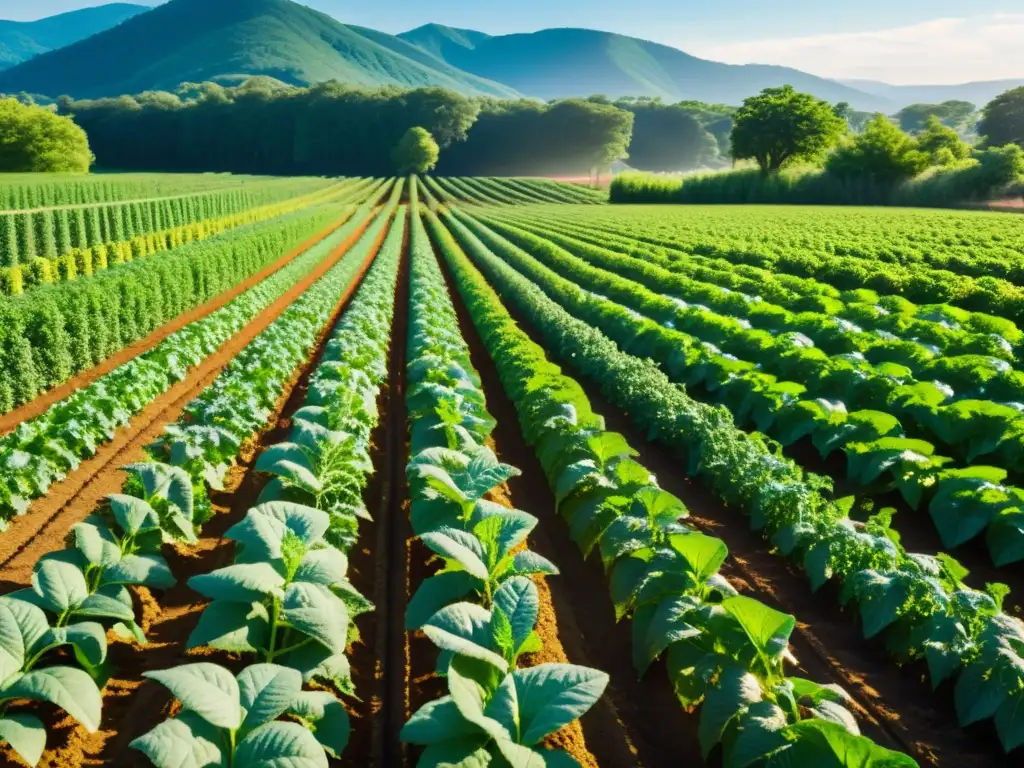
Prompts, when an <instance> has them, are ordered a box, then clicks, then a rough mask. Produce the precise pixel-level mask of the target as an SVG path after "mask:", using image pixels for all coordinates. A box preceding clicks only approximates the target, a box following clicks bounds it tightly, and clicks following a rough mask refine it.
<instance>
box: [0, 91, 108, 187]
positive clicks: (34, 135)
mask: <svg viewBox="0 0 1024 768" xmlns="http://www.w3.org/2000/svg"><path fill="white" fill-rule="evenodd" d="M92 161H93V156H92V152H91V151H90V150H89V139H88V137H86V135H85V131H83V130H82V129H81V128H79V127H78V126H77V125H75V123H74V121H73V120H71V119H70V118H68V117H61V116H60V115H57V114H56V113H54V112H53V111H51V110H50V109H47V108H45V107H37V106H30V105H27V104H22V103H21V102H19V101H18V100H17V99H3V100H2V101H0V172H5V173H12V172H13V173H30V172H31V173H39V172H44V173H47V172H49V173H86V172H87V171H88V170H89V166H90V165H91V164H92Z"/></svg>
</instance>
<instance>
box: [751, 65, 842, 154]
mask: <svg viewBox="0 0 1024 768" xmlns="http://www.w3.org/2000/svg"><path fill="white" fill-rule="evenodd" d="M733 121H734V124H733V129H732V156H733V157H734V158H735V159H737V160H746V159H753V160H756V161H757V164H758V165H759V166H760V167H761V172H762V173H765V174H769V173H777V172H778V171H779V170H781V169H782V168H783V167H785V166H786V165H787V164H788V163H792V162H795V161H800V160H812V159H815V158H818V157H820V156H822V155H823V154H824V153H825V152H826V151H827V150H829V149H831V148H832V147H833V146H835V144H836V142H837V141H838V140H839V137H840V136H842V135H843V133H844V131H845V130H846V121H845V120H844V119H842V118H841V117H839V116H837V115H836V113H835V112H834V111H833V108H832V105H831V104H829V103H828V102H826V101H822V100H821V99H818V98H815V97H814V96H811V95H810V94H808V93H798V92H797V91H795V90H794V89H793V87H792V86H790V85H786V86H783V87H781V88H765V89H764V90H763V91H761V93H760V94H758V95H757V96H751V97H750V98H748V99H746V100H744V102H743V106H742V107H740V109H739V110H738V111H737V112H736V114H735V116H734V117H733Z"/></svg>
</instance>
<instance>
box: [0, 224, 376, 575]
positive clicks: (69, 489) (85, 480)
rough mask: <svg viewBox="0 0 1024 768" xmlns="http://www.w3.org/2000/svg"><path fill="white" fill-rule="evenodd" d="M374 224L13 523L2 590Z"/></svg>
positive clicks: (1, 539)
mask: <svg viewBox="0 0 1024 768" xmlns="http://www.w3.org/2000/svg"><path fill="white" fill-rule="evenodd" d="M369 221H370V219H368V220H367V221H366V222H364V223H363V224H362V225H361V226H360V227H359V228H358V230H357V231H356V232H354V233H353V234H352V235H351V237H349V238H347V239H346V240H345V241H344V242H343V243H341V244H340V245H339V246H338V247H337V248H336V249H335V250H334V251H333V252H332V253H331V254H330V255H329V256H328V257H327V258H325V259H324V260H323V261H322V262H321V263H320V264H319V265H318V266H317V267H316V268H315V269H314V270H313V271H312V272H311V273H310V274H308V275H307V276H306V277H304V278H303V279H302V280H300V281H299V282H298V283H296V284H295V285H294V286H293V287H292V288H291V289H289V290H288V291H287V292H286V293H285V294H284V295H282V296H281V297H280V298H279V299H278V300H277V301H275V302H274V303H273V304H271V305H270V306H269V307H267V308H266V309H265V310H264V311H263V312H261V313H260V314H259V315H258V316H257V317H256V318H255V319H254V320H253V321H252V322H251V323H250V324H249V325H247V326H246V327H245V328H244V329H243V330H242V331H240V332H239V333H237V334H236V335H235V336H233V337H232V338H231V339H230V340H229V341H227V342H226V343H225V344H224V345H223V346H222V347H221V348H220V349H219V350H217V351H216V352H215V353H214V354H213V355H211V356H210V357H208V358H206V360H204V361H203V362H202V363H200V364H199V365H198V366H197V367H196V368H194V369H193V370H192V371H191V372H190V373H189V375H188V376H187V377H186V378H185V379H184V380H182V381H180V382H178V383H177V384H175V385H174V386H173V387H171V389H169V390H168V391H167V392H165V393H164V394H163V395H161V396H160V397H158V398H157V399H156V400H155V401H154V402H152V403H150V404H149V405H148V406H147V407H146V408H145V409H143V411H142V412H141V413H139V414H138V415H137V416H136V417H135V419H134V420H133V421H132V423H131V424H130V425H128V426H127V427H124V428H122V429H119V430H118V431H117V434H116V435H115V437H114V439H113V440H112V441H110V442H109V443H107V444H106V445H104V446H103V447H101V448H100V450H99V451H98V452H97V454H96V455H95V456H93V457H92V458H91V459H89V460H88V461H85V462H83V463H82V465H81V466H80V467H79V468H78V469H77V470H76V471H75V472H73V473H72V474H71V475H69V476H68V477H67V478H65V479H64V480H63V481H62V482H60V483H58V484H56V485H54V486H53V487H52V488H51V489H50V491H49V493H48V494H47V495H46V496H45V497H43V498H41V499H38V500H37V501H36V502H34V503H33V504H32V506H31V508H30V509H29V511H28V513H27V514H25V515H23V516H22V517H19V518H15V519H14V520H12V521H11V526H10V528H9V529H8V530H7V531H6V532H5V533H4V535H3V536H0V577H2V582H0V589H2V590H4V591H6V590H8V589H10V588H14V587H16V586H17V585H22V584H26V583H28V580H29V577H30V576H31V573H32V568H33V567H34V566H35V564H36V562H37V561H38V560H39V558H40V557H41V556H42V555H44V554H46V553H47V552H51V551H53V550H54V549H59V548H61V547H62V546H63V540H64V537H65V535H66V534H67V532H68V530H69V529H70V528H71V526H72V525H74V523H76V522H78V521H80V520H82V519H83V518H85V517H86V516H87V515H88V514H89V513H90V512H92V510H93V509H94V508H95V507H96V505H97V504H98V503H99V502H100V501H101V500H102V499H103V498H104V497H105V496H107V495H108V494H110V493H117V492H118V491H119V490H120V488H121V485H122V483H123V482H124V473H123V472H121V470H120V467H122V466H124V465H126V464H130V463H131V462H134V461H140V460H143V459H144V458H145V452H144V447H145V446H146V445H147V444H148V443H150V442H152V441H153V440H155V439H156V438H157V437H159V436H160V435H161V434H162V433H163V429H164V426H165V425H166V424H169V423H173V422H174V421H176V420H177V418H178V417H179V416H180V414H181V412H182V410H183V409H184V408H185V406H186V405H188V403H189V402H190V401H191V400H192V399H193V398H194V397H196V396H197V395H198V394H199V393H200V392H202V391H203V390H204V389H205V388H206V387H208V386H209V385H210V383H211V382H213V380H214V379H215V378H217V376H218V375H219V374H220V372H221V371H222V370H223V369H224V367H225V366H226V365H227V364H228V363H230V362H231V360H232V359H234V357H235V356H236V355H237V354H238V353H239V352H241V351H242V349H244V348H245V347H246V345H248V344H249V342H251V341H252V340H253V339H254V338H255V337H256V336H257V335H259V334H260V333H261V332H263V331H264V330H265V329H266V328H267V327H268V326H269V325H270V324H271V323H272V322H274V320H276V319H277V318H278V317H279V316H280V315H281V313H282V312H284V311H285V309H287V308H288V306H289V305H290V304H291V303H292V302H294V301H295V300H296V299H297V298H298V297H299V296H301V295H302V293H303V292H305V291H306V290H307V289H308V288H309V287H310V286H311V285H312V284H313V283H314V282H316V281H317V280H318V279H319V278H320V277H322V276H323V275H324V274H325V273H326V272H327V271H328V270H329V269H330V268H331V267H332V266H334V265H335V264H336V263H337V262H338V261H339V260H340V259H341V258H342V257H343V256H344V255H345V253H346V252H347V251H348V250H349V248H350V247H351V246H352V245H353V244H354V243H355V242H356V241H357V240H358V239H359V236H360V235H361V234H362V233H363V232H364V231H365V229H366V227H367V226H368V225H369ZM370 263H371V260H370V259H367V261H366V263H365V264H364V266H363V270H364V271H365V269H367V268H368V267H369V264H370ZM361 274H362V273H361Z"/></svg>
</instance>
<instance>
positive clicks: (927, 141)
mask: <svg viewBox="0 0 1024 768" xmlns="http://www.w3.org/2000/svg"><path fill="white" fill-rule="evenodd" d="M917 146H918V149H920V150H921V151H922V152H927V153H928V155H929V156H930V157H931V161H932V164H933V165H952V164H954V163H956V162H958V161H960V160H966V159H967V158H968V157H970V156H971V146H970V144H968V143H967V142H965V141H964V140H963V139H961V138H960V134H958V133H957V132H956V130H954V129H953V128H950V127H949V126H948V125H944V124H943V123H942V121H941V120H939V118H938V116H936V115H932V116H931V117H929V118H928V122H927V123H925V129H924V131H923V132H922V133H921V135H920V136H918V137H917Z"/></svg>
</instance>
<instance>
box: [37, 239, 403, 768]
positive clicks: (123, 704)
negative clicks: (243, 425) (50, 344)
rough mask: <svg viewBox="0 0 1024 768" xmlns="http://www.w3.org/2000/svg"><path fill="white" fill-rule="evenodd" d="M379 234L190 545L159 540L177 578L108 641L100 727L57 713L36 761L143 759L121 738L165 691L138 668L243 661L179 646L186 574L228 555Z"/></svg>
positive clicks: (165, 699) (192, 612) (191, 619)
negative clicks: (270, 452) (129, 628)
mask: <svg viewBox="0 0 1024 768" xmlns="http://www.w3.org/2000/svg"><path fill="white" fill-rule="evenodd" d="M385 235H386V228H385V231H384V232H382V233H381V235H380V237H379V238H378V239H377V240H376V242H375V247H374V248H372V249H371V252H370V254H369V255H368V257H367V258H366V260H365V261H364V262H363V264H362V265H361V267H360V269H359V271H358V273H357V274H356V275H355V277H354V278H353V279H352V282H351V283H350V284H349V286H348V288H347V289H346V290H345V292H344V293H343V294H342V295H341V296H340V297H339V299H338V303H337V304H336V305H335V308H334V310H333V312H332V315H331V317H330V318H329V320H328V321H327V322H326V323H325V325H324V328H323V331H322V332H321V334H320V336H319V337H318V339H317V343H316V345H315V348H314V351H313V354H312V355H311V356H310V358H309V359H308V360H307V361H306V362H305V363H304V364H303V365H302V366H301V368H300V369H299V370H297V371H296V373H295V376H294V377H293V379H292V381H291V383H290V384H289V385H288V386H287V387H286V388H285V391H284V392H283V393H282V395H281V397H280V398H279V399H278V402H277V404H276V406H275V409H274V416H272V417H271V419H270V421H269V422H268V428H267V429H266V430H264V431H263V432H262V433H260V434H259V435H257V436H255V437H253V438H251V439H250V440H247V441H246V442H245V444H244V445H243V447H242V451H241V454H240V459H239V463H238V464H236V465H235V466H234V467H233V468H232V469H231V471H230V472H229V475H228V478H227V482H226V483H225V489H226V490H225V491H223V492H215V493H211V501H212V502H213V505H214V510H215V512H216V514H215V516H214V517H213V519H212V520H211V521H210V522H209V523H208V524H207V526H206V527H205V528H204V530H203V531H202V534H201V536H200V540H199V542H198V544H196V545H193V546H189V547H181V548H170V547H165V554H168V562H169V563H170V565H171V569H172V571H173V573H174V575H175V576H176V577H177V579H178V584H177V586H175V587H174V588H172V589H171V590H169V591H167V592H166V593H164V594H162V595H159V597H158V599H153V597H152V596H151V595H150V594H149V592H148V590H140V593H141V595H142V606H143V627H144V630H145V631H146V633H147V636H148V639H149V644H148V645H145V646H139V645H134V644H129V643H115V644H114V645H112V646H111V649H110V653H111V657H112V660H113V666H114V669H115V674H114V677H113V678H112V679H111V680H110V681H109V682H108V683H107V685H106V687H105V688H104V691H103V719H102V722H101V725H100V730H99V731H98V732H97V733H96V734H92V735H88V734H86V733H85V731H84V729H83V728H81V727H80V726H78V725H77V724H75V723H74V721H72V720H71V719H70V718H64V720H63V721H61V722H60V723H58V724H57V727H56V728H55V729H53V730H51V737H50V741H51V743H55V744H58V745H59V746H58V747H57V748H55V749H52V750H51V751H49V752H47V754H46V755H44V757H43V761H42V763H41V764H42V765H48V766H51V767H52V768H73V767H74V768H77V767H78V766H86V765H88V766H100V765H103V766H107V765H115V766H138V768H142V767H143V766H149V765H150V764H149V762H148V760H146V759H145V758H144V757H143V755H142V754H141V753H140V752H136V751H135V750H132V749H130V748H129V743H130V742H131V740H132V739H134V738H136V737H138V736H140V735H142V734H143V733H145V732H147V731H148V730H150V729H151V728H152V727H153V726H154V725H156V724H157V723H158V722H160V721H161V720H162V719H163V718H164V717H165V716H166V715H167V714H168V708H169V706H170V704H171V701H172V698H171V696H170V694H169V692H168V691H167V690H166V689H165V688H163V687H162V686H160V685H159V684H157V683H155V682H152V681H149V680H146V679H145V678H144V677H143V673H145V672H146V671H149V670H155V669H165V668H169V667H174V666H178V665H181V664H187V663H192V662H195V661H198V660H207V661H215V662H217V663H221V664H223V665H225V666H227V667H229V668H230V669H232V670H233V671H236V672H237V671H239V670H240V669H241V668H242V667H244V666H245V661H244V660H242V659H240V658H239V657H238V656H237V655H230V654H224V653H219V652H212V651H209V650H198V651H192V652H188V651H187V650H186V647H185V646H186V642H187V640H188V636H189V634H190V633H191V632H192V630H193V629H194V627H195V625H196V623H197V622H198V620H199V616H200V614H201V613H202V611H203V609H204V608H205V606H206V601H205V600H204V599H203V598H201V597H200V596H199V595H198V594H196V593H195V592H192V591H191V590H190V589H189V588H188V586H187V581H188V579H189V578H190V577H191V576H194V575H196V574H199V573H208V572H210V571H212V570H215V569H217V568H221V567H224V566H226V565H229V564H230V563H231V562H232V559H233V545H232V543H231V542H230V541H228V540H226V539H224V538H223V535H224V533H225V532H226V531H227V530H228V529H229V528H230V527H231V526H232V525H234V524H235V523H236V522H238V521H239V520H240V519H242V518H243V517H244V516H245V514H246V512H248V510H249V509H250V508H251V507H252V506H254V505H255V503H256V500H257V499H258V497H259V494H260V492H261V491H262V489H263V486H264V485H265V484H266V480H267V477H266V475H263V474H262V473H257V472H256V471H255V470H254V469H253V467H254V465H255V462H256V459H257V457H258V456H259V454H260V453H261V452H262V451H263V450H264V449H265V448H266V447H268V446H271V445H274V444H276V443H279V442H281V441H282V440H284V439H286V438H287V436H288V433H289V431H290V429H291V417H292V415H293V414H294V413H295V411H297V410H298V409H299V408H300V407H302V405H303V403H304V402H305V399H306V394H307V390H308V385H309V379H310V376H311V375H312V373H313V371H315V370H316V367H317V365H318V364H319V362H320V360H321V359H322V357H323V352H324V349H325V347H326V345H327V342H328V341H329V339H330V337H331V332H332V331H333V329H334V326H335V324H336V323H337V321H338V319H339V317H340V316H341V315H342V313H343V312H344V311H345V309H346V308H347V306H348V304H349V303H350V302H351V300H352V297H353V296H354V295H355V293H356V291H357V290H358V288H359V286H360V285H361V284H362V281H363V278H364V276H365V275H366V272H367V271H368V270H369V268H370V266H371V265H372V263H373V260H374V258H375V257H376V254H377V252H378V250H379V248H380V246H381V244H382V243H383V241H384V237H385ZM335 261H336V259H335Z"/></svg>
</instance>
